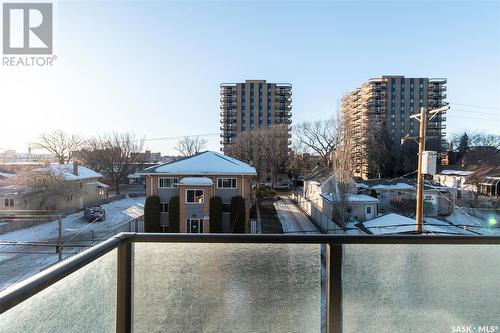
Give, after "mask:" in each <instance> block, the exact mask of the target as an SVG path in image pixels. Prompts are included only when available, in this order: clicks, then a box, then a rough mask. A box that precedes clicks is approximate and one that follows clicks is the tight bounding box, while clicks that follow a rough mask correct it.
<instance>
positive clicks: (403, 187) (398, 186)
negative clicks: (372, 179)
mask: <svg viewBox="0 0 500 333" xmlns="http://www.w3.org/2000/svg"><path fill="white" fill-rule="evenodd" d="M370 189H373V190H414V189H415V187H414V186H411V185H409V184H406V183H397V184H393V185H375V186H372V187H370Z"/></svg>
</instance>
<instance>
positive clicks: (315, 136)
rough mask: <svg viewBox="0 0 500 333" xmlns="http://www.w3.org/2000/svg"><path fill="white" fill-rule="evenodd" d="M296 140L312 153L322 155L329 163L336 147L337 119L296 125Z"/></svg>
mask: <svg viewBox="0 0 500 333" xmlns="http://www.w3.org/2000/svg"><path fill="white" fill-rule="evenodd" d="M294 134H295V137H296V141H297V142H298V143H299V144H300V145H303V146H305V147H306V149H307V150H308V151H309V152H310V153H315V154H317V155H319V156H320V157H321V159H322V160H323V161H324V163H325V165H328V160H329V158H330V154H331V152H332V151H333V149H334V148H335V121H334V119H333V118H330V119H325V120H315V121H312V122H310V121H305V122H303V123H301V124H299V125H297V126H296V127H294Z"/></svg>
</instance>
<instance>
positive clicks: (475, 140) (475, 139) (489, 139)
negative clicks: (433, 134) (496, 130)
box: [450, 131, 500, 153]
mask: <svg viewBox="0 0 500 333" xmlns="http://www.w3.org/2000/svg"><path fill="white" fill-rule="evenodd" d="M464 140H466V144H465V146H466V147H478V146H486V147H495V148H498V147H500V135H498V134H489V133H479V132H473V131H467V132H465V131H463V132H456V133H453V134H452V136H451V140H450V143H451V145H452V147H453V148H454V149H455V150H458V151H459V152H461V153H464V152H465V150H466V149H463V148H464ZM460 148H462V151H460V150H461V149H460Z"/></svg>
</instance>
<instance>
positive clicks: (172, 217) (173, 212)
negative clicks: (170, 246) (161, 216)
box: [168, 197, 180, 232]
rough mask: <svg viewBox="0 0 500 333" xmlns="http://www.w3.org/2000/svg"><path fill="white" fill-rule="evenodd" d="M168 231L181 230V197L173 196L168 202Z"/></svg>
mask: <svg viewBox="0 0 500 333" xmlns="http://www.w3.org/2000/svg"><path fill="white" fill-rule="evenodd" d="M168 231H169V232H179V231H180V222H179V197H172V198H170V201H169V203H168Z"/></svg>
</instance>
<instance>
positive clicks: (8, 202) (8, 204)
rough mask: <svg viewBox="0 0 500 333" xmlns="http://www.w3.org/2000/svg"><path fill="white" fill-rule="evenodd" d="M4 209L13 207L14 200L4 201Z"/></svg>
mask: <svg viewBox="0 0 500 333" xmlns="http://www.w3.org/2000/svg"><path fill="white" fill-rule="evenodd" d="M5 207H14V199H5Z"/></svg>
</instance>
